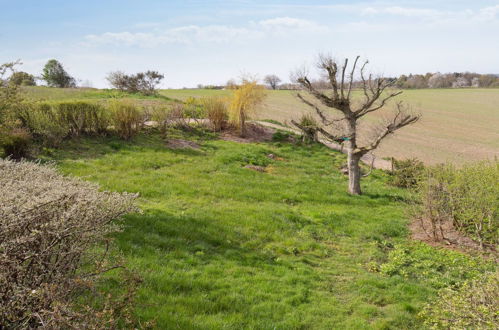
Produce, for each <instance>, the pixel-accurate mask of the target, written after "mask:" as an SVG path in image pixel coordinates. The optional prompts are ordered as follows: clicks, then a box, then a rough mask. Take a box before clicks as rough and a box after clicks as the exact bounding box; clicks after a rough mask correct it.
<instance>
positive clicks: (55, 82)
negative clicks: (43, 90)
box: [42, 59, 76, 88]
mask: <svg viewBox="0 0 499 330" xmlns="http://www.w3.org/2000/svg"><path fill="white" fill-rule="evenodd" d="M42 79H43V80H45V81H46V82H47V85H48V86H50V87H60V88H68V87H76V81H75V79H74V78H73V77H71V76H70V75H69V74H68V73H67V72H66V70H64V67H63V66H62V64H61V63H60V62H59V61H57V60H53V59H52V60H49V61H48V62H47V64H45V67H44V68H43V73H42Z"/></svg>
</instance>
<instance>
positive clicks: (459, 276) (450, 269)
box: [379, 243, 494, 289]
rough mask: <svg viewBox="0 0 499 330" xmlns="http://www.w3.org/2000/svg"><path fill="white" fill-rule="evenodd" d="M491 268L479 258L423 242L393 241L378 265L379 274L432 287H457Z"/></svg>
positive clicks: (491, 266)
mask: <svg viewBox="0 0 499 330" xmlns="http://www.w3.org/2000/svg"><path fill="white" fill-rule="evenodd" d="M493 269H494V267H493V265H492V264H491V263H488V262H486V261H483V260H482V259H480V258H474V257H470V256H468V255H465V254H463V253H460V252H456V251H451V250H446V249H441V250H439V251H435V248H433V247H431V246H429V245H426V244H424V243H412V244H401V245H396V246H395V247H394V248H393V249H392V250H391V251H390V252H389V253H388V260H387V261H386V262H385V263H383V264H381V265H380V267H379V271H380V272H381V273H382V274H385V275H389V276H402V277H405V278H408V279H415V280H419V281H425V282H428V284H429V285H431V286H432V287H434V288H436V289H441V288H446V287H459V286H460V285H462V284H463V283H464V282H465V281H467V280H470V279H474V278H476V277H478V276H479V275H480V274H482V273H483V272H486V271H491V270H493Z"/></svg>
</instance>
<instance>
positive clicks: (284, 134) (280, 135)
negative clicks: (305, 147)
mask: <svg viewBox="0 0 499 330" xmlns="http://www.w3.org/2000/svg"><path fill="white" fill-rule="evenodd" d="M292 136H293V134H292V133H290V132H288V131H283V130H280V129H278V130H277V131H276V132H275V133H274V134H272V141H274V142H286V141H289V140H290V138H291V137H292Z"/></svg>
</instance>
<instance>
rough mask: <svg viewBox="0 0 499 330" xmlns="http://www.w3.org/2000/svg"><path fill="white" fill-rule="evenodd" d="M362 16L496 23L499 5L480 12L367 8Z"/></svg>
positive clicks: (440, 21)
mask: <svg viewBox="0 0 499 330" xmlns="http://www.w3.org/2000/svg"><path fill="white" fill-rule="evenodd" d="M361 15H362V16H374V15H392V16H401V17H410V18H421V19H425V20H430V21H432V22H434V23H452V22H457V21H460V20H467V21H495V20H496V19H497V16H499V5H496V6H491V7H484V8H481V9H478V10H471V9H464V10H459V11H442V10H435V9H429V8H412V7H399V6H391V7H366V8H364V9H362V10H361Z"/></svg>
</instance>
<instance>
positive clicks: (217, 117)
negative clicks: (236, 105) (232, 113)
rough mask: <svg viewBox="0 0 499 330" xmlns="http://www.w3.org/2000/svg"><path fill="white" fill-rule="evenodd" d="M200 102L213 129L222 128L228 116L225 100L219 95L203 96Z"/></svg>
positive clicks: (219, 129)
mask: <svg viewBox="0 0 499 330" xmlns="http://www.w3.org/2000/svg"><path fill="white" fill-rule="evenodd" d="M201 103H202V105H203V108H204V111H205V112H206V117H207V118H208V120H209V121H210V123H211V126H212V128H213V130H214V131H215V132H219V131H221V130H222V129H224V128H225V126H226V124H227V120H228V118H229V113H228V109H227V100H226V99H224V98H221V97H205V98H202V99H201Z"/></svg>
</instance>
